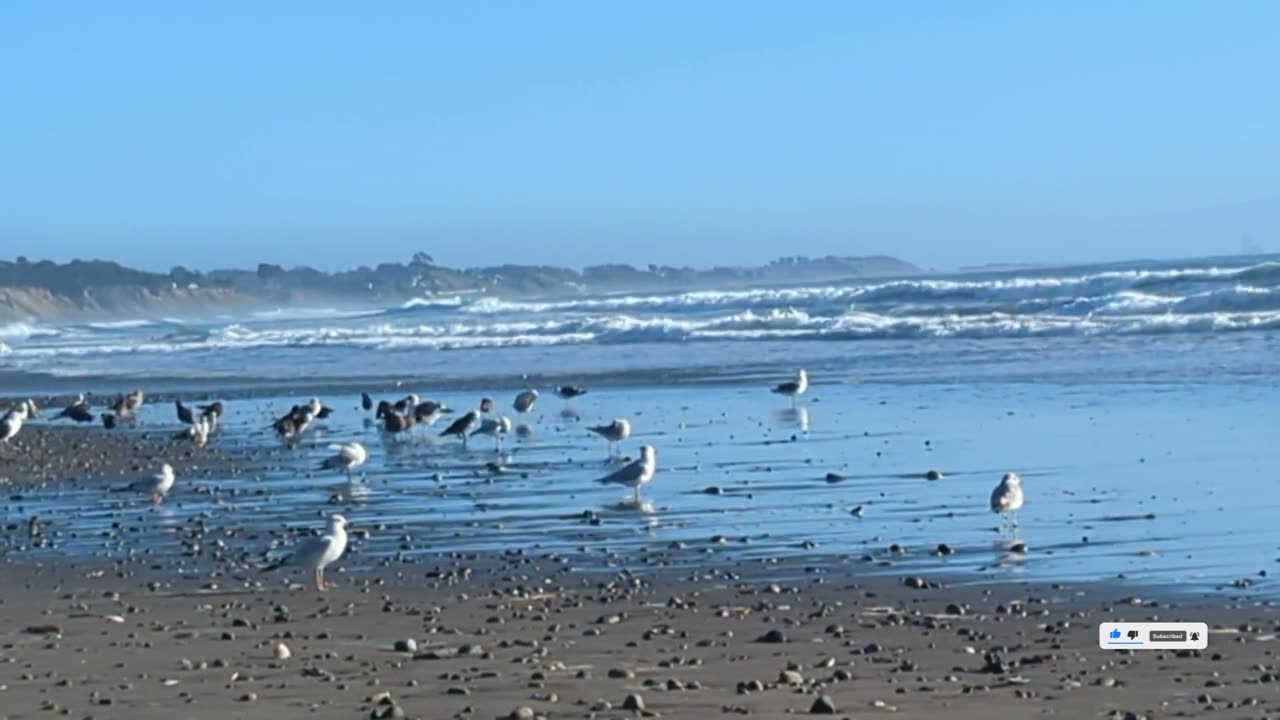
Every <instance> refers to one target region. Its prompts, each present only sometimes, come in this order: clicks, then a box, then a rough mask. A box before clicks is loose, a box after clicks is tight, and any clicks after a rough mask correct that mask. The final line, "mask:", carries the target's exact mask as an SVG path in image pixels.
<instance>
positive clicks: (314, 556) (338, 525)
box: [263, 515, 347, 592]
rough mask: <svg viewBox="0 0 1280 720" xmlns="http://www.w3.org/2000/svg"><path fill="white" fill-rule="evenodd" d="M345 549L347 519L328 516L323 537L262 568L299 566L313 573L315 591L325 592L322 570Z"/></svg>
mask: <svg viewBox="0 0 1280 720" xmlns="http://www.w3.org/2000/svg"><path fill="white" fill-rule="evenodd" d="M346 549H347V519H346V518H344V517H342V516H341V515H330V516H329V527H328V529H327V530H326V531H325V534H324V535H321V536H320V537H311V538H307V539H306V540H304V541H303V542H302V543H300V544H299V545H298V547H297V549H295V550H294V551H293V553H292V554H290V555H289V556H288V557H286V558H284V559H283V560H281V561H279V562H277V563H275V564H273V565H270V566H268V567H265V568H263V570H264V571H270V570H275V569H277V568H281V567H284V566H286V565H295V566H301V567H305V568H308V569H310V570H311V571H312V572H313V573H315V578H316V590H319V591H320V592H324V591H325V584H324V569H325V567H327V566H328V565H331V564H333V563H334V562H336V561H337V559H338V558H340V557H342V553H343V552H344V551H345V550H346Z"/></svg>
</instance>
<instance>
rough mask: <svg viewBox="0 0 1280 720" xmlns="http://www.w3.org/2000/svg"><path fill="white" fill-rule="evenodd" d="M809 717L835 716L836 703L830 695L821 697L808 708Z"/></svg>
mask: <svg viewBox="0 0 1280 720" xmlns="http://www.w3.org/2000/svg"><path fill="white" fill-rule="evenodd" d="M809 714H810V715H835V714H836V703H835V701H834V700H832V699H831V696H830V695H822V696H820V697H819V698H818V699H817V700H814V701H813V704H812V705H810V706H809Z"/></svg>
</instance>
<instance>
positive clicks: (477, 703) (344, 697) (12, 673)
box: [0, 555, 1280, 720]
mask: <svg viewBox="0 0 1280 720" xmlns="http://www.w3.org/2000/svg"><path fill="white" fill-rule="evenodd" d="M788 574H794V575H804V574H805V573H804V569H803V568H800V567H793V568H789V569H786V568H774V569H770V568H767V567H762V566H759V565H755V566H747V565H742V566H739V567H735V568H725V569H722V570H705V571H702V572H701V573H695V574H682V575H674V574H650V573H643V574H641V573H637V574H632V573H628V572H625V571H624V572H617V573H614V574H593V573H587V574H582V573H574V572H570V571H567V570H566V567H565V565H564V564H563V563H562V562H560V561H558V560H557V559H555V558H546V557H543V558H534V557H528V556H517V555H507V556H505V557H502V556H483V557H475V558H469V559H466V560H460V559H459V560H453V561H448V562H442V563H441V564H439V565H437V566H434V567H412V568H404V569H403V571H391V570H381V571H376V572H354V571H353V572H341V571H339V572H333V573H332V574H331V578H330V582H331V583H335V584H336V585H337V587H336V588H335V589H332V590H330V591H329V592H327V593H324V594H318V593H316V592H314V591H313V590H312V589H310V588H303V587H302V586H295V587H294V588H293V589H290V588H289V587H287V586H286V583H288V582H290V580H289V578H287V577H276V576H274V575H262V574H257V573H244V574H240V575H238V576H236V577H232V576H222V577H212V578H211V577H198V578H196V577H192V578H186V579H179V580H173V579H172V575H170V574H167V573H157V572H152V571H148V570H145V569H141V568H137V567H127V566H125V567H122V566H114V567H113V566H109V565H99V566H96V565H94V564H93V563H86V564H82V565H78V566H71V565H69V564H57V565H54V566H51V567H44V568H38V567H34V566H32V565H30V564H8V565H5V566H0V583H3V585H4V587H6V588H7V589H6V591H5V592H4V593H3V595H2V597H3V602H2V603H0V627H3V631H2V632H3V637H2V639H0V717H3V718H32V717H57V716H69V717H76V718H88V717H97V718H107V717H131V718H174V717H237V718H277V719H278V718H293V717H299V718H301V717H410V718H445V717H449V718H485V719H486V720H487V719H489V718H503V717H548V718H557V717H563V718H567V717H578V718H613V717H619V718H621V717H636V716H642V717H680V718H694V717H736V716H744V715H745V716H756V717H783V716H786V715H789V714H793V713H794V714H800V715H807V714H811V713H815V711H825V710H826V709H827V705H828V704H829V705H830V706H831V709H832V713H831V714H835V715H837V716H841V717H857V718H866V717H880V716H887V717H901V718H925V717H952V718H961V719H964V718H990V717H993V716H994V717H1044V716H1057V717H1067V718H1082V717H1116V718H1138V717H1148V718H1163V717H1178V716H1188V715H1190V716H1199V715H1202V714H1209V713H1211V714H1212V716H1214V717H1232V718H1263V717H1276V716H1277V714H1280V708H1278V707H1277V704H1278V703H1280V684H1277V678H1278V677H1280V669H1278V668H1277V661H1276V658H1275V649H1276V644H1275V640H1274V639H1275V633H1276V632H1277V630H1280V616H1278V614H1277V610H1276V609H1275V608H1274V607H1269V606H1261V605H1255V606H1249V605H1245V606H1240V607H1231V606H1229V602H1228V601H1226V600H1225V599H1224V598H1222V597H1221V596H1216V597H1212V598H1195V597H1187V598H1181V599H1179V600H1178V601H1177V602H1175V603H1174V604H1168V603H1169V602H1170V598H1164V599H1162V600H1160V601H1153V600H1143V599H1137V598H1132V597H1127V591H1126V590H1124V589H1123V588H1119V587H1114V586H1105V585H1094V584H1080V585H1070V586H1066V585H1033V584H1001V585H993V586H947V585H946V583H942V582H934V581H932V580H928V579H926V585H927V587H925V588H923V589H918V588H914V587H909V586H908V585H907V584H904V583H903V581H902V580H901V579H896V578H877V579H871V580H862V581H859V580H857V579H854V578H850V577H835V576H828V577H824V578H823V581H822V582H821V583H818V582H815V579H814V577H813V576H812V575H810V576H809V578H808V579H806V580H803V581H801V582H796V583H786V582H776V581H772V580H770V578H771V577H775V576H778V575H788ZM292 580H293V581H298V580H301V578H298V577H294V578H292ZM911 584H912V585H916V584H918V583H915V582H914V581H913V582H912V583H911ZM1159 596H1160V594H1159V593H1155V594H1153V595H1152V597H1159ZM1126 619H1127V620H1133V621H1137V620H1148V619H1161V620H1196V621H1205V622H1208V623H1209V625H1210V627H1211V628H1213V632H1212V633H1211V637H1210V642H1209V648H1208V650H1206V651H1203V652H1196V651H1145V652H1144V651H1132V652H1130V651H1109V650H1101V649H1099V648H1098V647H1097V623H1098V622H1101V621H1111V620H1126ZM281 645H283V646H284V647H286V648H287V653H288V655H289V657H288V658H287V659H282V654H283V652H284V651H282V650H280V649H279V646H281ZM384 698H389V700H388V699H384ZM637 698H638V700H637ZM641 705H642V707H643V709H642V710H636V709H635V708H637V707H640V706H641ZM524 707H527V708H528V709H529V710H530V714H519V712H520V710H519V709H520V708H524ZM1215 711H1216V712H1215ZM400 713H403V715H401V714H400ZM816 714H824V713H822V712H818V713H816Z"/></svg>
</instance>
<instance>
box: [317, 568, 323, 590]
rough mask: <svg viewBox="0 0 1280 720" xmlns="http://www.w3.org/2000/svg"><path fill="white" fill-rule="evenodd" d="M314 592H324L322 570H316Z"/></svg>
mask: <svg viewBox="0 0 1280 720" xmlns="http://www.w3.org/2000/svg"><path fill="white" fill-rule="evenodd" d="M316 590H319V591H320V592H324V568H323V567H318V568H316Z"/></svg>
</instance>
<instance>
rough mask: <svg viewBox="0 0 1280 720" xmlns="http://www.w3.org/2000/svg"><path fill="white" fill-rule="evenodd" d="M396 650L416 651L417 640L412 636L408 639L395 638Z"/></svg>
mask: <svg viewBox="0 0 1280 720" xmlns="http://www.w3.org/2000/svg"><path fill="white" fill-rule="evenodd" d="M395 651H396V652H407V653H416V652H418V641H417V640H414V639H413V638H409V639H408V640H397V641H396V644H395Z"/></svg>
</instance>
